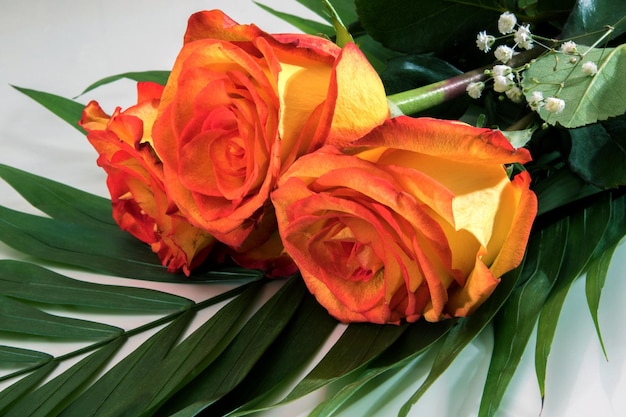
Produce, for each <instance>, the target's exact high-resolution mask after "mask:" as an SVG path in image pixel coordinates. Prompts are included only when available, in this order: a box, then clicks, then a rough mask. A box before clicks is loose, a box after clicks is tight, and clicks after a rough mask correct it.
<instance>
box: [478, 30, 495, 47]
mask: <svg viewBox="0 0 626 417" xmlns="http://www.w3.org/2000/svg"><path fill="white" fill-rule="evenodd" d="M495 41H496V38H494V37H493V36H491V35H487V32H486V31H484V30H483V31H482V32H479V33H478V35H477V36H476V46H478V49H480V50H481V51H483V52H489V51H490V50H491V46H492V45H493V43H494V42H495Z"/></svg>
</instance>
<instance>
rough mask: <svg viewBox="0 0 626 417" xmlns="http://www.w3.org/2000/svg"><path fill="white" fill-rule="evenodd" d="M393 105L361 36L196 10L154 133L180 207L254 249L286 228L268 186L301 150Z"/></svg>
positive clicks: (348, 136) (355, 132)
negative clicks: (345, 37) (303, 31)
mask: <svg viewBox="0 0 626 417" xmlns="http://www.w3.org/2000/svg"><path fill="white" fill-rule="evenodd" d="M387 116H388V105H387V102H386V97H385V92H384V89H383V86H382V83H381V81H380V79H379V77H378V75H377V74H376V72H375V71H374V69H373V68H372V67H371V66H370V64H369V63H368V61H367V59H366V58H365V57H364V55H363V54H362V53H361V52H360V51H359V50H358V48H357V47H356V46H355V45H354V44H349V45H347V46H346V47H345V48H343V49H340V48H339V47H337V46H336V45H335V44H333V43H332V42H330V41H329V40H327V39H323V38H320V37H315V36H309V35H300V34H287V35H270V34H268V33H265V32H263V31H261V30H260V29H258V28H257V27H256V26H254V25H238V24H237V23H235V22H234V21H232V20H231V19H230V18H228V17H227V16H225V15H224V14H223V13H222V12H220V11H217V10H215V11H210V12H200V13H197V14H194V15H193V16H191V18H190V19H189V25H188V29H187V32H186V34H185V39H184V46H183V48H182V50H181V51H180V53H179V55H178V57H177V59H176V62H175V64H174V67H173V70H172V72H171V75H170V77H169V80H168V83H167V86H166V88H165V91H164V93H163V97H162V99H161V105H160V108H159V116H158V118H157V120H156V122H155V125H154V128H153V139H154V146H155V150H156V152H157V154H158V155H159V157H160V158H161V159H162V161H163V169H164V181H165V185H166V190H167V193H168V195H169V196H170V197H171V198H172V200H173V201H174V202H175V203H176V204H177V206H178V207H179V209H180V211H181V212H182V213H183V214H184V215H185V216H186V217H187V218H188V219H189V221H190V222H191V223H192V224H194V225H195V226H197V227H199V228H202V229H203V230H206V231H208V232H209V233H211V234H212V235H214V236H215V237H216V238H217V239H219V240H220V241H222V242H224V243H226V244H227V245H229V246H230V247H232V248H234V250H236V251H237V252H238V253H246V252H247V251H248V250H251V249H255V248H257V247H259V246H260V245H263V244H265V243H266V240H267V239H268V236H269V235H271V234H272V233H274V231H275V230H276V224H275V217H274V213H273V208H272V206H271V204H270V202H269V193H270V192H271V191H272V189H273V188H274V187H275V184H276V180H277V178H278V176H279V174H280V173H281V172H282V171H284V169H286V167H287V166H289V164H290V163H291V162H293V161H294V160H295V159H296V158H297V157H298V156H299V155H302V154H305V153H308V152H311V151H312V150H314V149H317V148H319V147H320V146H322V145H323V144H325V143H335V144H338V145H341V144H344V143H348V142H350V141H352V140H354V139H356V138H358V137H360V136H362V135H363V134H365V133H366V132H368V131H369V130H371V129H372V128H373V127H374V126H376V125H378V124H380V123H382V121H383V120H384V119H385V118H387ZM262 223H267V225H264V224H262Z"/></svg>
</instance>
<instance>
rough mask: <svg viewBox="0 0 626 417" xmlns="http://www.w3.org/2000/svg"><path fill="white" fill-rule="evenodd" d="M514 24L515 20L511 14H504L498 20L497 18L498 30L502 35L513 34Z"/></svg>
mask: <svg viewBox="0 0 626 417" xmlns="http://www.w3.org/2000/svg"><path fill="white" fill-rule="evenodd" d="M516 24H517V18H516V17H515V15H514V14H513V13H511V12H504V13H502V14H501V15H500V18H498V30H499V31H500V33H501V34H503V35H506V34H507V33H511V32H513V29H515V25H516Z"/></svg>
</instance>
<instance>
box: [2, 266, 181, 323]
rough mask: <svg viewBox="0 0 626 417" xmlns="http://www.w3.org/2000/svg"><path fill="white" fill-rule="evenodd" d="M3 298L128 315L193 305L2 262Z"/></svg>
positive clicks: (143, 290)
mask: <svg viewBox="0 0 626 417" xmlns="http://www.w3.org/2000/svg"><path fill="white" fill-rule="evenodd" d="M0 294H3V295H5V296H11V297H13V298H17V299H20V300H29V301H36V302H40V303H45V304H52V305H70V306H86V307H93V308H102V309H108V310H115V311H120V310H125V311H142V312H146V313H148V312H153V311H174V310H180V309H182V308H185V307H189V306H190V305H191V304H192V303H193V302H192V301H190V300H188V299H186V298H183V297H179V296H177V295H173V294H168V293H164V292H161V291H156V290H151V289H146V288H133V287H125V286H114V285H104V284H96V283H91V282H85V281H79V280H76V279H72V278H68V277H66V276H64V275H61V274H58V273H56V272H53V271H50V270H48V269H46V268H43V267H41V266H38V265H35V264H31V263H27V262H20V261H13V260H0Z"/></svg>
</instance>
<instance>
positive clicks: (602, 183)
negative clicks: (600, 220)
mask: <svg viewBox="0 0 626 417" xmlns="http://www.w3.org/2000/svg"><path fill="white" fill-rule="evenodd" d="M569 134H570V136H571V138H572V141H571V142H572V148H571V151H570V154H569V157H568V161H569V164H570V167H571V168H572V171H574V172H575V173H576V174H578V175H580V177H581V178H582V179H583V180H585V181H586V182H588V183H591V184H594V185H596V186H597V187H600V188H617V187H619V186H620V185H626V121H625V120H619V119H618V120H610V121H607V122H604V123H602V124H599V123H597V124H593V125H589V126H585V127H580V128H577V129H571V130H570V131H569Z"/></svg>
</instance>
